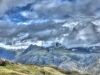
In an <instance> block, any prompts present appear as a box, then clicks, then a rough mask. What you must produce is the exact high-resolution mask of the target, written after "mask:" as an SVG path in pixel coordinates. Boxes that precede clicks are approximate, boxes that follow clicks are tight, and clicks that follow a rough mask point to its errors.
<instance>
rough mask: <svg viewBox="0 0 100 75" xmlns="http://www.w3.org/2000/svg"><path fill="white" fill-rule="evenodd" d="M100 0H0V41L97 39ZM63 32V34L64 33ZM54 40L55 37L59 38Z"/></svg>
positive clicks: (72, 42)
mask: <svg viewBox="0 0 100 75" xmlns="http://www.w3.org/2000/svg"><path fill="white" fill-rule="evenodd" d="M99 13H100V0H95V1H94V0H84V1H82V0H0V42H1V43H4V44H6V45H18V44H19V43H20V44H22V45H23V43H26V44H27V42H30V43H31V42H37V41H44V42H48V41H54V40H57V39H58V40H59V41H60V40H62V38H63V41H62V43H63V44H64V45H66V46H82V45H87V44H88V45H93V44H97V43H100V39H99V34H100V30H99V29H100V23H98V24H97V22H96V23H94V21H95V20H96V21H98V20H99V18H100V15H99ZM64 35H66V36H64ZM58 40H57V41H58Z"/></svg>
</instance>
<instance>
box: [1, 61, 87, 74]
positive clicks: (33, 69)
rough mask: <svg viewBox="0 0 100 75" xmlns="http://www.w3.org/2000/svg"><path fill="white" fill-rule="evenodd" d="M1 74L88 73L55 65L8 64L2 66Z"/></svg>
mask: <svg viewBox="0 0 100 75" xmlns="http://www.w3.org/2000/svg"><path fill="white" fill-rule="evenodd" d="M0 75H88V74H80V73H78V72H75V71H63V70H61V69H58V68H55V67H48V66H37V65H22V64H14V63H12V64H7V65H5V66H0Z"/></svg>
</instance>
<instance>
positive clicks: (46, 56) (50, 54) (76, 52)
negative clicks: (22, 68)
mask: <svg viewBox="0 0 100 75" xmlns="http://www.w3.org/2000/svg"><path fill="white" fill-rule="evenodd" d="M99 49H100V47H99V46H93V47H75V48H69V49H68V48H65V47H64V46H62V45H60V44H57V43H56V45H54V46H50V47H46V48H45V47H40V46H37V45H32V44H31V45H30V46H29V47H28V48H27V49H26V50H25V51H24V52H22V53H21V54H19V55H18V56H17V58H16V59H15V60H14V61H15V62H19V63H22V64H35V65H45V66H47V65H49V66H56V67H58V68H61V69H64V70H72V71H73V70H75V71H79V72H85V73H86V72H87V73H90V74H91V75H99V74H100V65H99V64H100V54H99V53H100V51H99Z"/></svg>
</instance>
